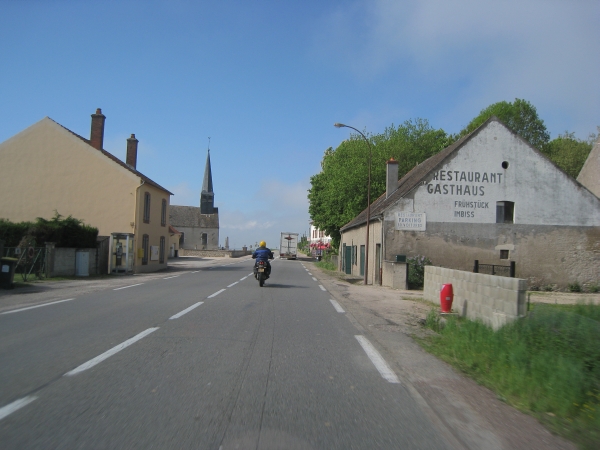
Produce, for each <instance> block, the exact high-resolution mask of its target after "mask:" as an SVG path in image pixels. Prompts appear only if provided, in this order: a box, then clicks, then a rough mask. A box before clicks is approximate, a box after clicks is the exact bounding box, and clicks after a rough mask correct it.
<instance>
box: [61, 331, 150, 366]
mask: <svg viewBox="0 0 600 450" xmlns="http://www.w3.org/2000/svg"><path fill="white" fill-rule="evenodd" d="M156 330H158V327H155V328H148V329H147V330H145V331H142V332H141V333H140V334H137V335H135V336H134V337H132V338H131V339H127V340H126V341H125V342H121V343H120V344H119V345H117V346H115V347H113V348H111V349H110V350H108V351H106V352H104V353H102V354H101V355H98V356H96V357H95V358H93V359H90V360H89V361H88V362H86V363H83V364H82V365H80V366H79V367H76V368H75V369H73V370H71V371H69V372H67V373H65V374H64V375H63V376H66V377H70V376H72V375H77V374H78V373H79V372H83V371H84V370H88V369H91V368H92V367H94V366H95V365H96V364H99V363H101V362H102V361H104V360H105V359H107V358H110V357H111V356H112V355H114V354H115V353H119V352H120V351H121V350H123V349H124V348H127V347H129V346H130V345H131V344H134V343H136V342H137V341H139V340H140V339H142V338H144V337H146V336H148V335H149V334H150V333H153V332H154V331H156Z"/></svg>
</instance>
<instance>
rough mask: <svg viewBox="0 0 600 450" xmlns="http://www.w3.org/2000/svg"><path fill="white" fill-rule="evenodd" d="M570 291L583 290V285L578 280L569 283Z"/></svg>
mask: <svg viewBox="0 0 600 450" xmlns="http://www.w3.org/2000/svg"><path fill="white" fill-rule="evenodd" d="M568 289H569V292H581V285H580V284H579V283H578V282H577V281H576V282H575V283H569V285H568Z"/></svg>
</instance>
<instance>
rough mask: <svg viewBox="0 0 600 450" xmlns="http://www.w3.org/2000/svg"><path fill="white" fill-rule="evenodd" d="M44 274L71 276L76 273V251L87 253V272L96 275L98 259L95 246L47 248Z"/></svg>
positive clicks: (49, 275)
mask: <svg viewBox="0 0 600 450" xmlns="http://www.w3.org/2000/svg"><path fill="white" fill-rule="evenodd" d="M47 252H48V253H47V255H46V258H47V259H46V276H48V277H73V276H75V275H76V258H77V256H76V253H77V252H87V253H88V254H89V263H88V274H89V275H98V274H99V271H98V260H97V252H98V250H96V249H95V248H85V249H76V248H53V247H48V248H47Z"/></svg>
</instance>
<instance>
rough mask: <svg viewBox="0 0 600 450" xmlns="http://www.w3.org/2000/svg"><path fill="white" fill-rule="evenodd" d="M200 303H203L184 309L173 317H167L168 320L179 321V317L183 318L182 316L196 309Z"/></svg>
mask: <svg viewBox="0 0 600 450" xmlns="http://www.w3.org/2000/svg"><path fill="white" fill-rule="evenodd" d="M202 303H204V302H198V303H194V304H193V305H192V306H190V307H189V308H186V309H184V310H183V311H181V312H178V313H177V314H175V315H174V316H171V317H169V320H173V319H179V318H180V317H181V316H183V315H184V314H187V313H189V312H190V311H191V310H192V309H194V308H197V307H198V306H200V305H201V304H202Z"/></svg>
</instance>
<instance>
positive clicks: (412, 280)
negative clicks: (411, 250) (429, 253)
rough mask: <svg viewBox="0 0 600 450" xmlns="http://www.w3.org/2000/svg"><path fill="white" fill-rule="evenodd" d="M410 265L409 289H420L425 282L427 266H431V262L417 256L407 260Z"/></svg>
mask: <svg viewBox="0 0 600 450" xmlns="http://www.w3.org/2000/svg"><path fill="white" fill-rule="evenodd" d="M406 262H407V264H408V288H409V289H420V288H422V287H423V283H424V281H425V266H430V265H431V260H430V259H429V258H427V257H425V256H421V255H417V256H411V257H410V258H406Z"/></svg>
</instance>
